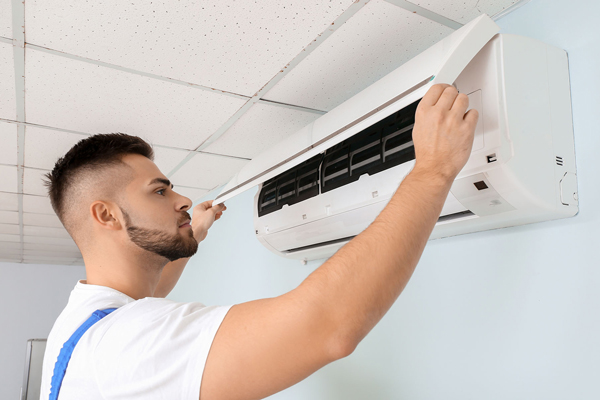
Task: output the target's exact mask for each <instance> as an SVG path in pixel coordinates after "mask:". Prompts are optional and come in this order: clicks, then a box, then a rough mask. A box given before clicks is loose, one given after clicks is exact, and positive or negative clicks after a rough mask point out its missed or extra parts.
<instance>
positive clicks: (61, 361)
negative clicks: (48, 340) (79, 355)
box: [50, 308, 116, 400]
mask: <svg viewBox="0 0 600 400" xmlns="http://www.w3.org/2000/svg"><path fill="white" fill-rule="evenodd" d="M115 310H116V308H107V309H104V310H96V311H94V312H93V313H92V316H91V317H89V318H88V319H87V321H85V322H84V323H83V324H82V325H81V326H80V327H79V328H77V330H76V331H75V333H74V334H73V335H71V337H70V338H69V340H67V341H66V342H65V344H64V345H63V347H62V349H60V353H59V355H58V358H57V360H56V364H55V365H54V374H53V375H52V382H51V385H50V400H57V399H58V392H59V391H60V386H61V385H62V381H63V379H64V377H65V372H67V365H69V360H71V354H73V350H75V346H76V345H77V342H79V339H81V337H82V336H83V334H84V333H85V332H86V331H87V330H88V329H90V327H91V326H92V325H94V324H95V323H96V322H98V321H100V320H101V319H102V318H104V317H106V316H107V315H108V314H110V313H111V312H113V311H115Z"/></svg>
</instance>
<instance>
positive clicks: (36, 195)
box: [0, 165, 48, 197]
mask: <svg viewBox="0 0 600 400" xmlns="http://www.w3.org/2000/svg"><path fill="white" fill-rule="evenodd" d="M13 166H14V165H13ZM0 193H8V194H18V193H17V192H6V191H2V190H0ZM27 196H35V197H48V196H43V195H41V194H28V195H27Z"/></svg>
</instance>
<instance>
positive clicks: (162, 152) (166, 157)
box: [154, 146, 189, 175]
mask: <svg viewBox="0 0 600 400" xmlns="http://www.w3.org/2000/svg"><path fill="white" fill-rule="evenodd" d="M188 154H189V151H188V150H175V149H165V148H164V147H156V146H154V163H155V164H156V166H157V167H158V169H160V171H161V172H162V173H163V174H165V175H167V174H168V173H169V172H171V170H172V169H173V168H175V167H176V166H177V165H179V163H180V162H181V161H182V160H183V159H184V158H185V157H186V156H187V155H188Z"/></svg>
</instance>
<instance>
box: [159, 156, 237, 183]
mask: <svg viewBox="0 0 600 400" xmlns="http://www.w3.org/2000/svg"><path fill="white" fill-rule="evenodd" d="M247 162H248V161H246V160H240V159H239V158H229V157H222V156H214V155H210V154H205V153H199V154H196V155H195V156H194V157H193V158H192V159H191V160H190V161H188V162H187V163H186V164H185V165H184V166H182V167H181V168H180V169H179V170H178V171H177V172H176V173H175V174H174V175H173V176H172V177H171V182H173V184H174V185H175V186H177V185H183V186H191V187H197V188H202V189H213V188H215V187H217V186H219V185H223V184H225V183H227V181H229V179H230V178H231V177H232V176H233V175H234V174H235V173H236V172H238V171H239V170H240V169H241V168H242V167H243V166H244V165H246V163H247Z"/></svg>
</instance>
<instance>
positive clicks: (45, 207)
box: [23, 194, 58, 218]
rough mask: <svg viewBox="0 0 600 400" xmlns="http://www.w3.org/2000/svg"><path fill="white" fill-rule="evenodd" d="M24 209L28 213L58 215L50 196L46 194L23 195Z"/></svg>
mask: <svg viewBox="0 0 600 400" xmlns="http://www.w3.org/2000/svg"><path fill="white" fill-rule="evenodd" d="M23 211H24V212H26V213H27V212H29V213H35V214H48V215H52V216H54V217H56V214H55V213H54V210H53V209H52V204H51V203H50V198H49V197H48V196H47V195H46V194H44V195H43V196H28V195H23ZM57 218H58V217H57Z"/></svg>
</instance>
